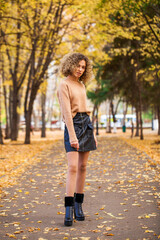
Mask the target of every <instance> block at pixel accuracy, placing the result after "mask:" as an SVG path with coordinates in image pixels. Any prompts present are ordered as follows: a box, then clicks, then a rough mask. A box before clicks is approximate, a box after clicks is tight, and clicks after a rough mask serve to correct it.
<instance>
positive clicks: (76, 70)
mask: <svg viewBox="0 0 160 240" xmlns="http://www.w3.org/2000/svg"><path fill="white" fill-rule="evenodd" d="M85 69H86V61H85V60H81V61H80V62H79V63H78V65H77V66H76V67H75V68H74V70H73V73H72V74H73V76H74V77H76V78H80V77H81V76H82V75H83V73H84V71H85Z"/></svg>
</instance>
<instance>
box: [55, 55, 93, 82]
mask: <svg viewBox="0 0 160 240" xmlns="http://www.w3.org/2000/svg"><path fill="white" fill-rule="evenodd" d="M81 60H84V61H85V62H86V68H85V71H84V73H83V75H82V76H81V77H80V79H79V80H80V81H83V83H84V84H85V83H86V82H88V81H89V80H91V79H92V78H93V72H92V65H91V62H90V60H89V59H88V57H86V56H85V55H83V54H81V53H69V54H66V55H65V56H64V57H63V59H62V61H61V64H60V68H59V70H60V72H61V73H62V74H63V75H64V76H65V77H67V76H69V75H71V74H72V72H73V70H74V68H75V67H77V65H78V63H79V62H80V61H81Z"/></svg>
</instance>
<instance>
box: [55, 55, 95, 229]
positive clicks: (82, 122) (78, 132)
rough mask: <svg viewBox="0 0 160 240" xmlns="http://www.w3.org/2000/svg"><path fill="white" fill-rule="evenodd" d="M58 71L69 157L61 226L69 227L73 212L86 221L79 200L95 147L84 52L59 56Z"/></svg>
mask: <svg viewBox="0 0 160 240" xmlns="http://www.w3.org/2000/svg"><path fill="white" fill-rule="evenodd" d="M60 72H61V73H62V74H63V75H64V76H65V77H66V78H65V79H64V80H63V81H62V82H61V83H60V86H59V88H58V92H57V95H58V99H59V103H60V107H61V112H62V116H63V121H64V122H65V130H64V145H65V150H66V153H67V160H68V170H67V179H66V196H65V219H64V225H65V226H71V225H72V223H73V212H74V216H75V219H76V220H78V221H84V220H85V216H84V213H83V210H82V203H83V199H84V193H83V190H84V184H85V178H86V165H87V160H88V156H89V151H92V150H95V149H96V147H97V140H96V137H95V135H94V132H93V126H92V123H91V120H90V117H89V114H90V111H89V110H88V109H87V106H86V89H85V85H84V84H85V83H86V82H87V81H88V80H90V79H91V77H92V66H91V63H90V61H89V59H88V58H87V57H86V56H84V55H83V54H81V53H71V54H67V55H65V56H64V58H63V59H62V62H61V65H60Z"/></svg>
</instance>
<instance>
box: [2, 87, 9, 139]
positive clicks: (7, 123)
mask: <svg viewBox="0 0 160 240" xmlns="http://www.w3.org/2000/svg"><path fill="white" fill-rule="evenodd" d="M3 92H4V106H5V114H6V127H5V139H9V138H10V129H9V116H8V106H7V91H6V87H5V86H3Z"/></svg>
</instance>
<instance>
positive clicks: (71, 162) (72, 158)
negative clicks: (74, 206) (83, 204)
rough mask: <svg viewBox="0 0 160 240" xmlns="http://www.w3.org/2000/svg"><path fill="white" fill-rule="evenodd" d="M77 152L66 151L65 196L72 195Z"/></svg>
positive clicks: (74, 185)
mask: <svg viewBox="0 0 160 240" xmlns="http://www.w3.org/2000/svg"><path fill="white" fill-rule="evenodd" d="M78 154H79V153H78V152H68V153H67V160H68V170H67V180H66V196H74V192H75V187H76V175H77V169H78Z"/></svg>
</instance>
